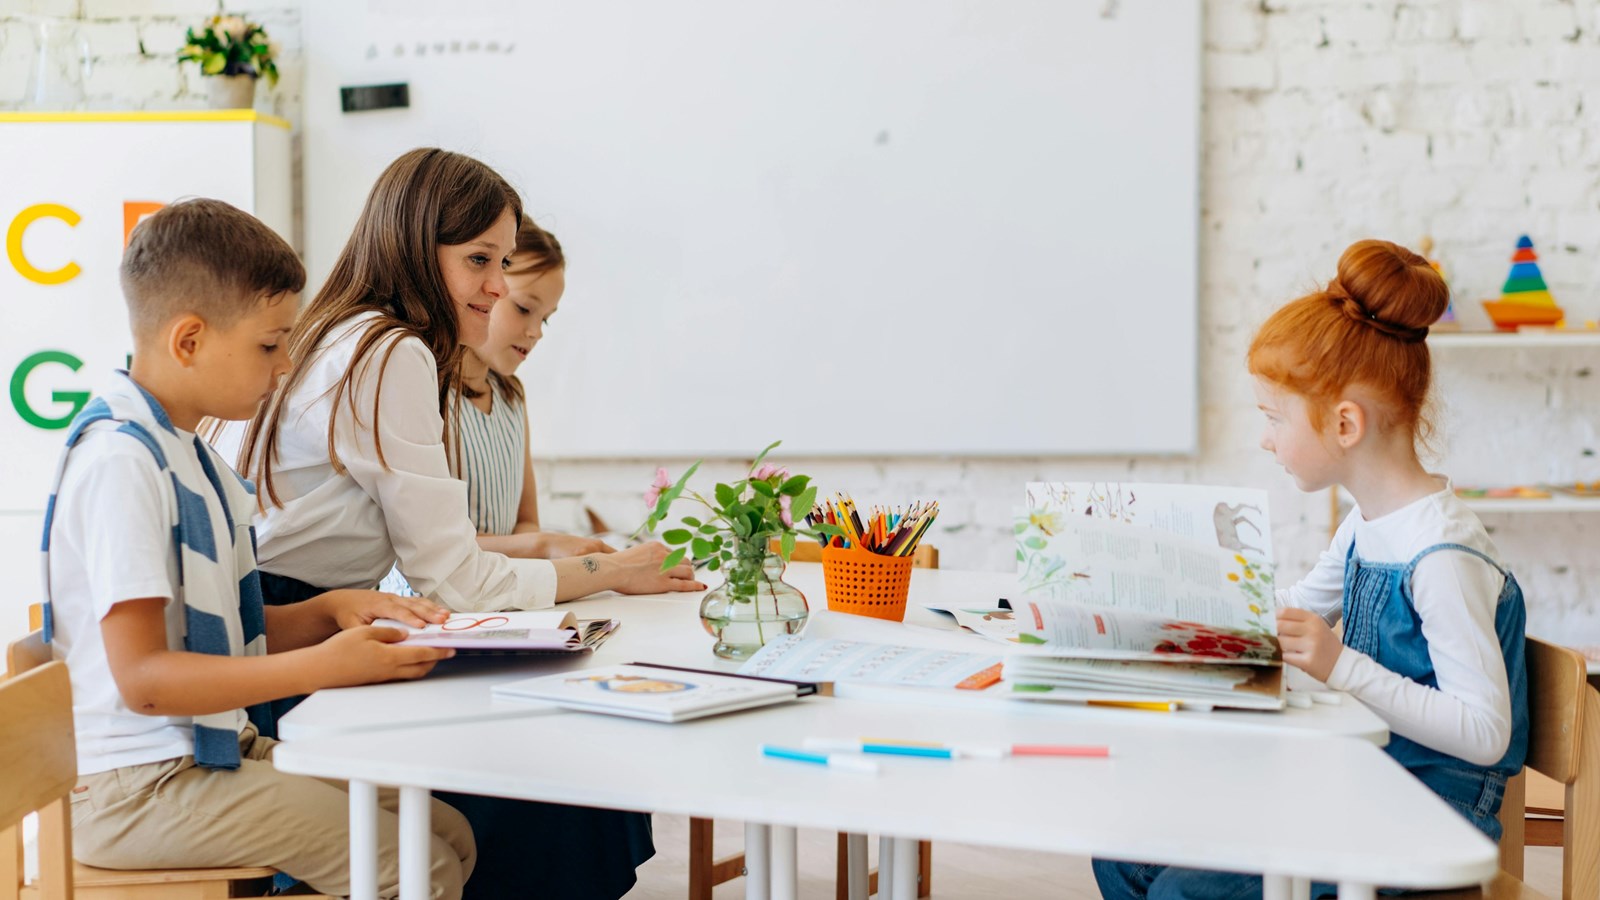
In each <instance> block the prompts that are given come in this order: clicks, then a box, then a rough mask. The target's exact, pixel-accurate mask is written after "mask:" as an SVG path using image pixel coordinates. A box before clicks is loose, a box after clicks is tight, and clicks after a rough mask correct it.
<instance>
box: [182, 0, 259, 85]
mask: <svg viewBox="0 0 1600 900" xmlns="http://www.w3.org/2000/svg"><path fill="white" fill-rule="evenodd" d="M277 50H278V48H277V46H276V45H274V44H273V43H272V40H271V38H269V37H268V36H267V31H266V29H265V28H262V27H261V25H260V24H258V23H255V22H247V21H245V20H244V19H242V18H240V17H239V16H224V15H220V14H219V15H216V16H212V17H210V18H209V19H207V20H206V23H205V25H204V26H202V27H201V28H199V29H198V30H196V29H194V28H190V29H188V30H187V31H185V32H184V47H183V49H181V50H179V51H178V54H177V56H178V61H179V62H193V63H199V64H200V71H201V73H203V74H205V75H250V76H258V77H261V78H264V79H266V81H267V83H268V84H269V85H275V84H277V83H278V66H277V62H276V60H275V59H274V58H273V57H275V56H276V55H277Z"/></svg>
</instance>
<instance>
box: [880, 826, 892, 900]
mask: <svg viewBox="0 0 1600 900" xmlns="http://www.w3.org/2000/svg"><path fill="white" fill-rule="evenodd" d="M893 887H894V838H892V837H890V836H888V835H887V834H881V835H879V836H878V896H879V897H889V896H893V895H892V894H890V893H889V891H890V890H891V889H893Z"/></svg>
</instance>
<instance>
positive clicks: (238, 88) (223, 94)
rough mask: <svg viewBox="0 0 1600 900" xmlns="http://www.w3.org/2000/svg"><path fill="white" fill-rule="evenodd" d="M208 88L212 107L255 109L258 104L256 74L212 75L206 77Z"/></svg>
mask: <svg viewBox="0 0 1600 900" xmlns="http://www.w3.org/2000/svg"><path fill="white" fill-rule="evenodd" d="M206 90H207V92H208V95H209V96H210V99H211V108H212V109H254V108H255V105H256V76H254V75H211V76H209V77H207V78H206Z"/></svg>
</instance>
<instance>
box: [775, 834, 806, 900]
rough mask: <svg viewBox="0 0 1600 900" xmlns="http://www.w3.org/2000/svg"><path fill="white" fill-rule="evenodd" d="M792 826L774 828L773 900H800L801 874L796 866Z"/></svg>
mask: <svg viewBox="0 0 1600 900" xmlns="http://www.w3.org/2000/svg"><path fill="white" fill-rule="evenodd" d="M796 852H797V850H796V847H795V833H794V826H792V825H773V826H772V900H798V898H799V895H800V872H799V870H798V868H797V866H796V861H795V854H796Z"/></svg>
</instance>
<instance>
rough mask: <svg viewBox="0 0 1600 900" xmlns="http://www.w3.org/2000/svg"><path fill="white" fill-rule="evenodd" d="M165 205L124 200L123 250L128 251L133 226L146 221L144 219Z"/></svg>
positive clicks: (148, 201)
mask: <svg viewBox="0 0 1600 900" xmlns="http://www.w3.org/2000/svg"><path fill="white" fill-rule="evenodd" d="M163 206H166V204H165V203H156V202H154V201H150V200H124V201H122V249H124V250H126V249H128V238H129V237H130V236H131V235H132V234H133V226H135V225H137V224H139V223H140V222H142V221H144V217H145V216H148V215H150V214H151V213H154V212H155V211H156V210H158V209H160V208H161V207H163Z"/></svg>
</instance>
